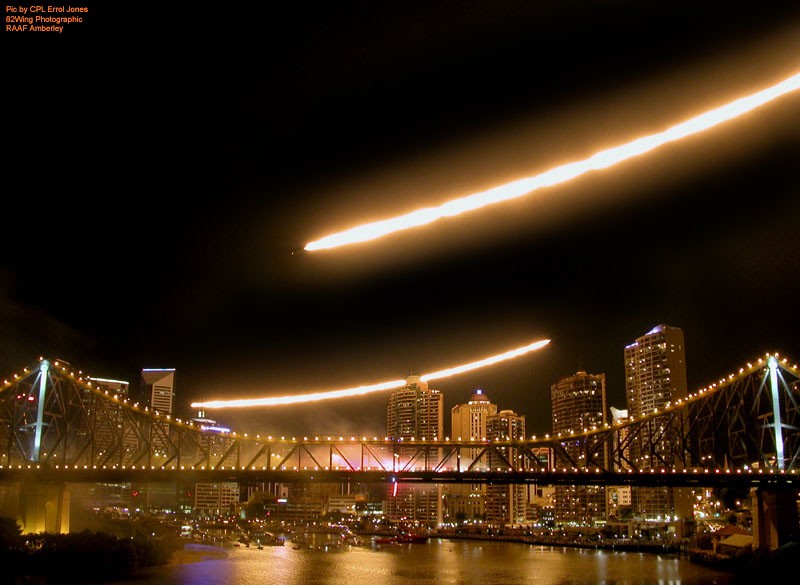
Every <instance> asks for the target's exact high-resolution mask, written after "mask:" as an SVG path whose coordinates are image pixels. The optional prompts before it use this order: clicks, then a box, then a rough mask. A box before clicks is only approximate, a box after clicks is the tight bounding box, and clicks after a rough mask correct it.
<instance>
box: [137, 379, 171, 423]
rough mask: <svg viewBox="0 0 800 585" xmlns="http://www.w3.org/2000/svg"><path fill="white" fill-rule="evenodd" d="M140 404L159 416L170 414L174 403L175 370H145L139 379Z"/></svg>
mask: <svg viewBox="0 0 800 585" xmlns="http://www.w3.org/2000/svg"><path fill="white" fill-rule="evenodd" d="M141 394H142V402H143V403H144V405H145V406H147V407H148V408H150V409H151V410H157V411H158V412H160V413H161V414H172V408H173V404H174V402H175V368H145V369H143V370H142V378H141Z"/></svg>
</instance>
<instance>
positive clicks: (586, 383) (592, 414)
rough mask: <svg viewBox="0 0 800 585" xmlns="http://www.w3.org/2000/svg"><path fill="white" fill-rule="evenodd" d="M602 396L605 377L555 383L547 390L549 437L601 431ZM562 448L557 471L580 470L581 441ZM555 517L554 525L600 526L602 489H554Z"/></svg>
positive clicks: (579, 377)
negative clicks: (560, 469) (563, 469)
mask: <svg viewBox="0 0 800 585" xmlns="http://www.w3.org/2000/svg"><path fill="white" fill-rule="evenodd" d="M606 396H607V391H606V375H605V374H588V373H586V372H584V371H579V372H576V373H575V374H574V375H572V376H568V377H566V378H562V379H561V380H559V381H557V382H556V383H555V384H553V385H552V386H551V387H550V400H551V405H552V409H553V435H558V434H559V433H561V434H562V435H569V434H570V433H571V432H577V431H582V430H583V429H591V428H594V427H597V428H602V426H603V425H604V424H605V423H606V422H607V420H608V419H607V414H606V412H607V410H608V409H607V407H606V403H607V402H606V401H607V398H606ZM562 447H563V450H564V452H565V455H562V454H561V453H557V455H556V460H555V464H556V467H557V468H562V467H567V468H578V469H581V468H583V467H585V466H586V461H585V460H584V455H583V452H584V449H583V439H575V440H571V441H570V440H566V441H564V442H562ZM607 458H608V457H607V454H606V459H607ZM606 468H607V461H606ZM555 517H556V521H557V522H563V523H569V524H575V525H592V524H595V523H598V522H604V521H605V518H606V494H605V488H604V487H602V486H587V485H578V484H575V485H564V486H556V510H555Z"/></svg>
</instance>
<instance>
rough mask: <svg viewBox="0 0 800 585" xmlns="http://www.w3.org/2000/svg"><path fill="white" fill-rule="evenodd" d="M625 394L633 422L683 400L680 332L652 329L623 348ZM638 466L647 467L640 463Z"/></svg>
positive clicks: (659, 327)
mask: <svg viewBox="0 0 800 585" xmlns="http://www.w3.org/2000/svg"><path fill="white" fill-rule="evenodd" d="M625 394H626V398H627V410H628V415H629V416H632V417H634V418H637V417H640V416H642V415H645V414H649V413H651V412H653V410H654V409H656V408H663V407H664V406H665V405H666V404H667V403H668V402H674V401H675V400H677V399H678V398H686V396H687V394H688V388H687V382H686V346H685V345H684V340H683V330H682V329H680V328H678V327H670V326H669V325H656V326H655V327H653V328H652V329H651V330H650V331H648V332H647V333H645V334H644V335H642V336H641V337H638V338H637V339H636V341H634V342H633V343H632V344H630V345H628V346H626V347H625ZM641 465H642V466H645V467H646V466H647V463H646V462H644V461H642V462H641Z"/></svg>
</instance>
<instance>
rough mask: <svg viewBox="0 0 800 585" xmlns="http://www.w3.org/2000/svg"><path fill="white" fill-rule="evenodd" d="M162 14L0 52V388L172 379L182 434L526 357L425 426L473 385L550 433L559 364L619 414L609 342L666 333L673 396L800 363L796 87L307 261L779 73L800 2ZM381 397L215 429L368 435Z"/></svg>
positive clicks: (450, 387)
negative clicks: (147, 376) (411, 378)
mask: <svg viewBox="0 0 800 585" xmlns="http://www.w3.org/2000/svg"><path fill="white" fill-rule="evenodd" d="M162 4H164V3H153V5H152V6H148V5H147V4H146V3H139V2H137V3H133V2H124V1H123V2H97V3H88V4H86V3H84V5H86V6H89V7H90V15H89V18H90V20H88V21H87V23H86V24H85V25H83V26H81V27H76V28H74V29H69V30H67V31H66V32H65V33H64V34H62V35H58V34H55V33H53V34H51V33H47V34H45V33H36V34H33V33H29V34H27V35H21V34H11V33H7V32H4V33H3V35H2V41H3V44H4V46H6V47H8V50H7V51H6V52H5V54H6V55H9V56H10V58H5V59H4V62H5V63H6V65H5V66H4V77H5V80H4V86H5V88H4V90H3V96H2V103H3V125H2V136H3V139H4V142H5V143H6V149H5V150H6V153H7V154H6V155H4V164H3V184H4V188H3V198H2V200H3V213H2V214H0V217H2V223H3V232H2V233H3V244H2V247H1V248H0V259H1V261H0V372H1V373H0V375H3V376H7V375H10V374H12V373H14V372H18V371H19V370H21V369H22V368H23V367H24V366H26V365H28V364H30V363H32V362H34V361H36V360H37V359H38V357H39V356H40V355H45V356H49V357H58V358H61V359H64V360H67V361H68V362H70V363H71V364H72V365H73V366H74V367H75V368H76V369H81V370H83V371H84V372H88V373H89V374H90V375H93V376H97V377H108V378H116V379H124V380H129V381H130V382H131V385H132V387H136V386H138V381H139V371H140V370H141V369H142V368H145V367H174V368H176V369H177V387H176V393H177V396H176V401H177V406H176V410H177V411H178V412H179V413H181V414H191V410H190V408H189V404H190V403H191V402H192V401H197V400H214V399H223V398H243V397H260V396H269V395H282V394H290V393H295V392H308V391H316V390H328V389H338V388H346V387H351V386H357V385H361V384H368V383H372V382H378V381H384V380H391V379H397V378H404V377H406V376H408V375H410V374H421V373H426V372H431V371H434V370H438V369H442V368H445V367H448V366H450V365H455V364H459V363H463V362H468V361H472V360H476V359H480V358H483V357H486V356H489V355H492V354H495V353H500V352H503V351H506V350H509V349H512V348H515V347H518V346H521V345H525V344H527V343H530V342H532V341H535V340H538V339H542V338H548V339H551V340H552V342H551V343H550V345H549V346H548V347H547V348H545V349H544V350H541V351H539V352H537V353H533V354H529V355H527V356H526V357H523V358H520V359H517V360H516V361H513V362H506V363H504V364H502V365H497V366H494V367H491V368H486V369H483V370H478V371H475V372H473V373H470V374H464V375H461V376H457V377H454V378H450V379H447V380H442V381H441V382H437V383H435V384H433V386H434V387H438V388H440V389H441V390H442V391H443V392H444V393H445V405H446V409H447V415H446V418H445V425H446V428H449V420H450V419H449V410H450V408H451V407H452V406H453V405H455V404H457V403H460V402H463V401H466V400H468V399H469V397H470V396H471V394H472V393H473V392H474V391H475V390H476V389H477V388H481V389H483V390H484V392H485V393H486V394H488V396H489V397H490V398H491V400H492V401H493V402H495V403H496V404H498V405H499V407H500V408H509V409H513V410H515V411H517V412H518V413H520V414H525V415H526V417H527V426H528V431H529V433H530V434H542V433H545V432H548V431H549V430H550V385H551V384H553V383H554V382H555V381H556V380H558V379H559V378H561V377H564V376H569V375H572V374H574V373H575V372H576V371H578V370H585V371H588V372H590V373H605V374H606V376H607V382H608V390H609V402H610V405H613V406H616V407H618V408H624V407H625V404H624V377H623V349H624V346H625V345H627V344H629V343H631V342H632V341H633V340H634V339H635V338H636V337H638V336H640V335H642V334H644V333H646V332H647V331H649V330H650V329H651V328H652V327H653V326H654V325H657V324H659V323H665V324H668V325H672V326H676V327H681V328H682V329H683V330H684V333H685V338H686V351H687V367H688V376H689V386H690V389H696V388H700V387H702V386H704V385H706V384H707V383H709V382H712V381H714V380H716V379H718V378H719V377H721V376H722V375H726V374H727V373H729V372H731V371H734V370H735V369H737V368H738V367H739V366H740V365H742V364H743V363H745V362H747V361H749V360H752V359H754V358H756V357H758V356H761V355H763V354H764V353H765V352H774V351H778V352H781V353H783V354H785V355H787V356H789V357H790V358H791V357H793V356H800V327H799V326H800V320H798V316H797V315H798V313H797V310H798V299H800V270H799V269H798V267H799V266H800V172H799V170H800V165H798V161H800V92H795V93H794V94H792V95H790V96H787V97H784V98H783V99H781V100H780V101H779V102H775V103H774V104H772V105H769V106H766V107H764V108H762V109H760V110H758V111H757V112H753V113H751V114H748V115H747V116H745V117H743V118H741V119H740V120H737V121H735V122H730V123H728V124H726V125H725V126H723V127H720V128H718V129H715V130H712V131H710V132H708V133H705V134H703V135H700V136H697V137H694V138H692V139H687V140H685V141H682V142H679V143H675V144H673V145H671V146H668V147H664V148H663V149H661V150H659V151H657V152H655V153H650V154H649V155H646V156H644V157H642V158H640V159H636V160H635V161H630V162H627V163H623V164H622V165H619V166H617V167H614V168H613V169H607V170H605V171H602V172H595V173H590V174H588V175H585V176H584V177H581V178H579V179H577V180H575V181H573V182H570V183H566V184H564V185H561V186H558V187H553V188H550V189H545V190H542V191H537V192H536V193H535V194H532V195H530V196H528V197H523V198H520V199H518V200H515V201H511V202H507V203H503V204H500V205H496V206H491V207H488V208H485V209H482V210H479V211H475V212H472V213H470V214H467V215H463V216H459V217H454V218H450V219H446V220H441V221H438V222H436V223H434V224H431V225H430V226H427V227H423V228H418V229H414V230H409V231H406V232H402V233H400V234H395V235H392V236H388V237H386V238H383V239H381V240H377V241H375V242H372V243H368V244H362V245H356V246H349V247H346V248H341V249H338V250H330V251H327V252H314V253H309V252H305V251H303V247H304V246H305V244H306V243H308V242H310V241H312V240H315V239H318V238H320V237H322V236H325V235H328V234H330V233H332V232H335V231H339V230H342V229H345V228H349V227H353V226H355V225H358V224H361V223H364V222H367V221H372V220H377V219H383V218H386V217H390V216H393V215H399V214H401V213H405V212H407V211H410V210H412V209H415V208H417V207H424V206H430V205H436V204H439V203H441V202H443V201H446V200H448V199H451V198H454V197H458V196H463V195H467V194H470V193H473V192H476V191H480V190H483V189H487V188H490V187H494V186H496V185H499V184H501V183H504V182H508V181H511V180H515V179H518V178H520V177H524V176H530V175H534V174H537V173H539V172H541V171H544V170H547V169H548V168H550V167H552V166H555V165H559V164H563V163H566V162H570V161H575V160H580V159H582V158H585V157H587V156H589V155H591V154H593V153H594V152H596V151H598V150H602V149H604V148H607V147H610V146H614V145H616V144H620V143H623V142H626V141H628V140H630V139H632V138H635V137H637V136H639V135H642V134H649V133H654V132H658V131H660V130H663V129H664V128H666V127H668V126H670V125H672V124H674V123H676V122H679V121H682V120H684V119H686V118H689V117H691V116H693V115H695V114H698V113H700V112H702V111H704V110H705V109H708V108H711V107H715V106H718V105H722V104H724V103H726V102H728V101H730V100H732V99H734V98H737V97H740V96H742V95H746V94H748V93H752V92H754V91H757V90H759V89H761V88H763V87H766V86H767V85H771V84H773V83H776V82H777V81H780V80H782V79H783V78H785V77H788V76H789V75H792V74H794V73H797V72H798V71H800V59H798V57H799V56H800V4H798V3H797V2H750V3H729V2H722V1H720V2H702V1H695V2H683V1H671V2H666V1H660V0H656V1H649V2H639V1H636V2H634V1H633V0H630V1H629V0H616V1H614V0H605V1H601V0H595V1H588V0H584V1H577V0H576V1H552V2H549V1H544V2H524V1H517V2H506V1H497V0H495V1H478V0H476V1H459V2H455V1H449V0H448V1H443V2H419V3H415V2H394V1H392V2H327V3H285V4H286V5H282V4H277V3H275V4H276V6H272V4H273V3H268V5H267V6H265V7H262V8H258V9H249V8H246V7H245V6H244V5H243V4H242V5H234V4H231V3H222V4H220V5H219V6H218V7H216V8H215V9H214V10H206V9H200V8H191V9H189V8H187V9H178V8H176V7H165V6H163V5H162ZM166 4H169V3H166ZM290 4H291V5H290ZM731 4H734V5H733V6H732V5H731ZM110 5H113V6H110ZM9 151H10V152H9ZM795 359H798V358H795ZM387 400H388V393H387V392H382V393H377V394H373V395H370V396H365V397H360V398H354V399H347V400H335V401H324V402H320V403H317V404H315V405H303V406H291V407H281V408H262V409H250V410H246V411H241V410H219V411H213V412H209V414H210V415H212V416H214V417H216V418H217V420H218V421H220V422H221V423H224V424H226V425H227V426H230V427H232V428H234V429H237V430H242V431H252V432H263V433H270V434H274V435H278V434H283V433H286V434H293V433H298V434H302V433H353V434H362V433H369V434H372V433H375V434H382V433H384V431H385V407H386V403H387Z"/></svg>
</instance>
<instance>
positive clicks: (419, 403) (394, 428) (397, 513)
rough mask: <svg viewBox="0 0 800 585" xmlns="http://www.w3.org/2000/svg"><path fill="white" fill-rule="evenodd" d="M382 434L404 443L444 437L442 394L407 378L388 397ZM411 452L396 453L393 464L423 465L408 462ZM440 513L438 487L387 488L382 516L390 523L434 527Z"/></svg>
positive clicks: (438, 521) (416, 380) (403, 485)
mask: <svg viewBox="0 0 800 585" xmlns="http://www.w3.org/2000/svg"><path fill="white" fill-rule="evenodd" d="M386 434H387V436H388V437H389V438H390V439H404V440H405V439H409V440H410V439H428V440H431V439H439V438H444V394H442V393H441V392H440V391H439V390H435V389H432V388H429V387H428V383H427V382H425V381H423V380H421V379H420V377H419V376H409V377H408V378H407V379H406V384H405V386H403V387H402V388H401V389H400V390H396V391H395V392H392V394H391V395H390V396H389V404H388V406H387V407H386ZM414 452H415V449H414V448H413V447H410V448H409V449H403V450H400V451H399V453H398V455H399V459H398V461H396V462H395V465H396V466H400V467H405V466H410V468H419V467H420V465H423V464H424V462H411V461H410V459H411V457H412V456H413V454H414ZM439 457H440V459H441V453H440V454H439ZM442 511H443V508H442V486H441V485H440V484H420V485H409V484H401V483H394V484H391V485H389V486H388V488H387V501H386V515H387V518H388V519H389V520H390V521H392V522H396V523H405V524H420V525H425V526H430V527H435V526H438V525H440V524H441V523H442Z"/></svg>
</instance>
